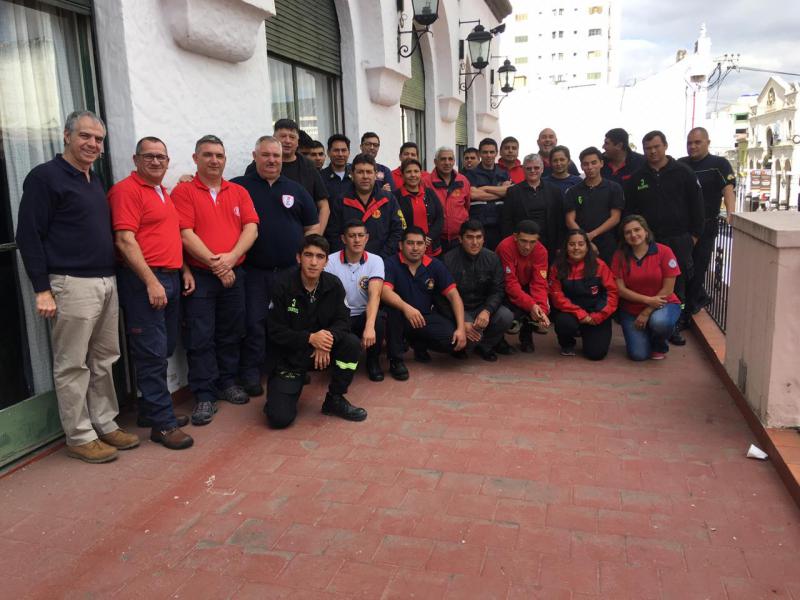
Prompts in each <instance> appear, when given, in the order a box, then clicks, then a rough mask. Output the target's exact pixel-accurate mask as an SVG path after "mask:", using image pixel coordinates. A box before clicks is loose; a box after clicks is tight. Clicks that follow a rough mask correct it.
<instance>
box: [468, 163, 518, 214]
mask: <svg viewBox="0 0 800 600" xmlns="http://www.w3.org/2000/svg"><path fill="white" fill-rule="evenodd" d="M463 175H464V177H466V178H467V179H468V180H469V184H470V185H471V186H472V187H483V186H485V185H500V184H501V183H503V182H504V181H508V172H506V171H503V170H502V169H498V168H497V166H496V165H495V166H494V167H493V168H492V169H484V168H483V164H482V163H478V164H477V166H476V167H475V168H474V169H468V170H467V171H464V172H463ZM473 204H475V202H473Z"/></svg>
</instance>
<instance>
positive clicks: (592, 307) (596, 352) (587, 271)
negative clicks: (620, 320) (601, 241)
mask: <svg viewBox="0 0 800 600" xmlns="http://www.w3.org/2000/svg"><path fill="white" fill-rule="evenodd" d="M549 283H550V303H551V305H552V307H553V313H554V316H553V319H552V321H553V323H554V324H555V329H556V336H558V343H559V345H560V346H561V354H562V355H563V356H575V345H576V342H575V338H577V337H578V334H580V337H581V339H582V340H583V344H582V346H583V347H582V351H583V355H584V356H585V357H586V358H588V359H589V360H601V359H603V358H605V356H606V354H608V347H609V346H610V345H611V319H610V318H609V317H611V315H613V314H614V311H615V310H617V297H618V295H617V284H616V282H615V281H614V276H613V275H612V273H611V269H609V268H608V265H606V263H604V262H603V261H602V260H601V259H599V258H598V257H597V253H596V252H595V251H594V249H593V248H592V244H591V242H590V241H589V236H588V235H586V232H585V231H583V230H582V229H571V230H569V231H568V232H567V237H566V239H565V241H564V245H563V248H562V250H561V253H560V254H559V255H558V258H556V261H555V263H554V264H553V266H552V267H551V268H550V282H549Z"/></svg>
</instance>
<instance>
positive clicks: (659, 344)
mask: <svg viewBox="0 0 800 600" xmlns="http://www.w3.org/2000/svg"><path fill="white" fill-rule="evenodd" d="M620 231H621V235H620V237H621V238H622V242H621V243H620V249H619V250H617V252H616V254H615V255H614V260H613V261H612V271H613V272H614V277H615V278H616V281H617V287H618V288H619V296H620V298H621V302H620V311H619V319H620V323H621V325H622V332H623V334H624V335H625V347H626V348H627V350H628V356H629V357H630V358H631V359H632V360H647V359H648V358H651V359H653V360H661V359H663V358H665V357H666V353H667V352H669V344H667V339H669V336H670V335H672V332H673V331H674V330H675V323H676V322H677V321H678V318H679V317H680V316H681V304H680V300H679V299H678V296H676V295H675V293H674V289H675V279H676V278H677V277H678V275H680V273H681V270H680V268H678V261H677V259H676V258H675V254H673V252H672V250H670V248H669V246H665V245H663V244H658V243H656V241H655V238H654V237H653V233H652V232H651V231H650V227H649V226H648V225H647V221H646V220H645V218H644V217H642V216H641V215H628V216H627V217H625V218H624V219H623V220H622V223H621V225H620Z"/></svg>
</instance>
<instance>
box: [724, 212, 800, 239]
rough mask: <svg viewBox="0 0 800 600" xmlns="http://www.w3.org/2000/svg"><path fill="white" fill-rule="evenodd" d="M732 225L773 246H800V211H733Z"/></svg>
mask: <svg viewBox="0 0 800 600" xmlns="http://www.w3.org/2000/svg"><path fill="white" fill-rule="evenodd" d="M733 226H734V228H735V229H738V230H739V231H742V232H744V233H746V234H748V235H750V236H752V237H754V238H756V239H757V240H760V241H762V242H764V243H765V244H769V245H770V246H774V247H775V248H800V212H787V211H772V212H747V213H735V214H734V215H733Z"/></svg>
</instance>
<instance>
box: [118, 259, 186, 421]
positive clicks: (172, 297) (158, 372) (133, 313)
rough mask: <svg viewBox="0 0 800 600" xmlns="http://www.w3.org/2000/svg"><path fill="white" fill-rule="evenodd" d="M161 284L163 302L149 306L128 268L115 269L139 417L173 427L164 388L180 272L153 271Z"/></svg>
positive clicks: (174, 338)
mask: <svg viewBox="0 0 800 600" xmlns="http://www.w3.org/2000/svg"><path fill="white" fill-rule="evenodd" d="M154 274H155V276H156V278H158V281H159V282H160V283H161V285H163V286H164V291H165V292H166V294H167V305H166V306H165V307H164V308H163V309H160V310H156V309H154V308H153V307H152V306H150V301H149V299H148V296H147V287H146V286H145V284H144V282H142V280H141V279H139V277H138V276H137V275H136V273H134V272H133V271H131V270H130V269H128V268H126V267H123V268H121V269H120V270H119V274H118V276H117V281H118V283H119V300H120V304H122V308H123V310H124V311H125V331H126V333H127V334H128V346H129V348H130V351H131V357H132V358H133V365H134V367H135V370H136V385H137V386H138V388H139V391H140V392H141V393H142V399H141V401H140V402H139V416H140V417H142V418H144V419H146V420H149V421H151V422H152V423H153V427H157V428H158V429H172V428H173V427H177V421H176V420H175V413H174V412H173V409H172V396H171V395H170V393H169V388H168V387H167V358H168V357H169V356H171V355H172V352H173V351H174V350H175V343H176V341H177V338H178V320H179V316H180V315H179V313H180V303H181V276H180V273H178V272H177V271H175V272H174V273H164V272H160V271H156V272H155V273H154Z"/></svg>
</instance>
